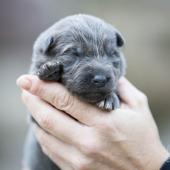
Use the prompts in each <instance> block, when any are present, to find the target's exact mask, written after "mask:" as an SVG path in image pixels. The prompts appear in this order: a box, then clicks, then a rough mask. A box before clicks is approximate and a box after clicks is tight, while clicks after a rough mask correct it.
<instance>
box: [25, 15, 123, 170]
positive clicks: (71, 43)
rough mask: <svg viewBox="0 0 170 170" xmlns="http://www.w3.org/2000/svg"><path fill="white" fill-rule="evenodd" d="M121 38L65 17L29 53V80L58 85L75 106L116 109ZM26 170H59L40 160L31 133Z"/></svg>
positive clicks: (96, 23) (87, 20)
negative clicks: (78, 103) (79, 102)
mask: <svg viewBox="0 0 170 170" xmlns="http://www.w3.org/2000/svg"><path fill="white" fill-rule="evenodd" d="M123 45H124V40H123V38H122V35H121V34H120V32H118V30H116V29H115V28H114V27H113V26H111V25H110V24H108V23H106V22H104V21H103V20H101V19H99V18H96V17H93V16H89V15H73V16H69V17H66V18H64V19H62V20H60V21H59V22H57V23H56V24H54V25H53V26H52V27H50V28H49V29H47V30H46V31H44V32H43V33H42V34H41V35H40V36H39V37H38V39H37V40H36V42H35V44H34V48H33V58H32V65H31V69H30V73H31V74H35V75H38V77H39V78H40V79H41V80H48V81H57V82H60V83H62V84H63V85H64V86H65V87H66V88H67V89H68V90H69V91H70V92H71V93H72V94H73V95H75V96H77V97H78V98H80V100H83V101H86V102H89V103H92V104H95V105H97V106H98V107H100V108H101V109H104V110H108V111H110V110H113V109H116V108H118V107H119V104H120V102H119V98H118V95H117V91H116V89H117V82H118V80H119V78H120V77H121V76H123V75H124V74H125V68H126V63H125V59H124V56H123V53H122V52H121V47H122V46H123ZM24 160H25V166H26V167H27V168H28V169H29V170H48V169H51V170H58V169H59V167H57V166H56V165H55V164H54V163H53V162H52V161H51V160H50V159H49V158H48V157H47V156H45V155H44V154H43V152H42V151H41V148H40V146H39V144H38V143H37V141H36V139H35V137H34V135H33V133H32V130H31V128H30V131H29V135H28V139H27V144H26V147H25V158H24Z"/></svg>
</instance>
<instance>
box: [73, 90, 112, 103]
mask: <svg viewBox="0 0 170 170" xmlns="http://www.w3.org/2000/svg"><path fill="white" fill-rule="evenodd" d="M110 93H111V92H110ZM110 93H108V92H82V93H81V92H80V93H78V94H76V93H75V95H76V96H77V97H79V98H80V99H82V100H84V101H86V102H89V103H94V104H95V103H98V102H100V101H102V100H104V99H105V98H106V97H107V96H109V95H110Z"/></svg>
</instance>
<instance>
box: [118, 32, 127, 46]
mask: <svg viewBox="0 0 170 170" xmlns="http://www.w3.org/2000/svg"><path fill="white" fill-rule="evenodd" d="M116 44H117V46H118V47H122V46H123V45H124V44H125V40H124V38H123V36H122V35H121V33H120V32H118V31H117V32H116Z"/></svg>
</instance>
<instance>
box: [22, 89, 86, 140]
mask: <svg viewBox="0 0 170 170" xmlns="http://www.w3.org/2000/svg"><path fill="white" fill-rule="evenodd" d="M22 96H23V101H24V103H25V105H26V106H27V108H28V110H29V111H30V112H31V114H32V116H33V118H34V119H35V120H36V122H37V123H38V124H39V125H40V127H42V128H43V129H45V130H46V131H48V132H49V133H51V134H53V135H54V136H56V137H58V138H60V139H61V140H63V141H66V142H70V143H77V141H78V138H81V137H83V136H82V135H83V132H84V131H85V130H84V129H85V126H84V125H81V124H80V123H79V122H78V121H75V120H74V119H72V118H71V117H69V116H68V115H66V114H64V113H62V112H61V111H58V110H56V109H55V108H54V107H52V106H51V105H49V104H48V103H46V102H44V101H42V100H41V99H39V98H38V97H37V96H34V95H32V94H30V93H28V92H26V91H23V94H22Z"/></svg>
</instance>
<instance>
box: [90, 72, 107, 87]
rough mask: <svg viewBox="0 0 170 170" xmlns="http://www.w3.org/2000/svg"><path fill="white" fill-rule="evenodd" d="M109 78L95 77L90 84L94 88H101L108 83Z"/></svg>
mask: <svg viewBox="0 0 170 170" xmlns="http://www.w3.org/2000/svg"><path fill="white" fill-rule="evenodd" d="M109 79H110V78H109V77H106V76H104V75H95V76H94V78H93V79H92V83H93V84H94V85H95V86H96V87H103V86H105V84H106V83H107V82H108V81H109Z"/></svg>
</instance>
